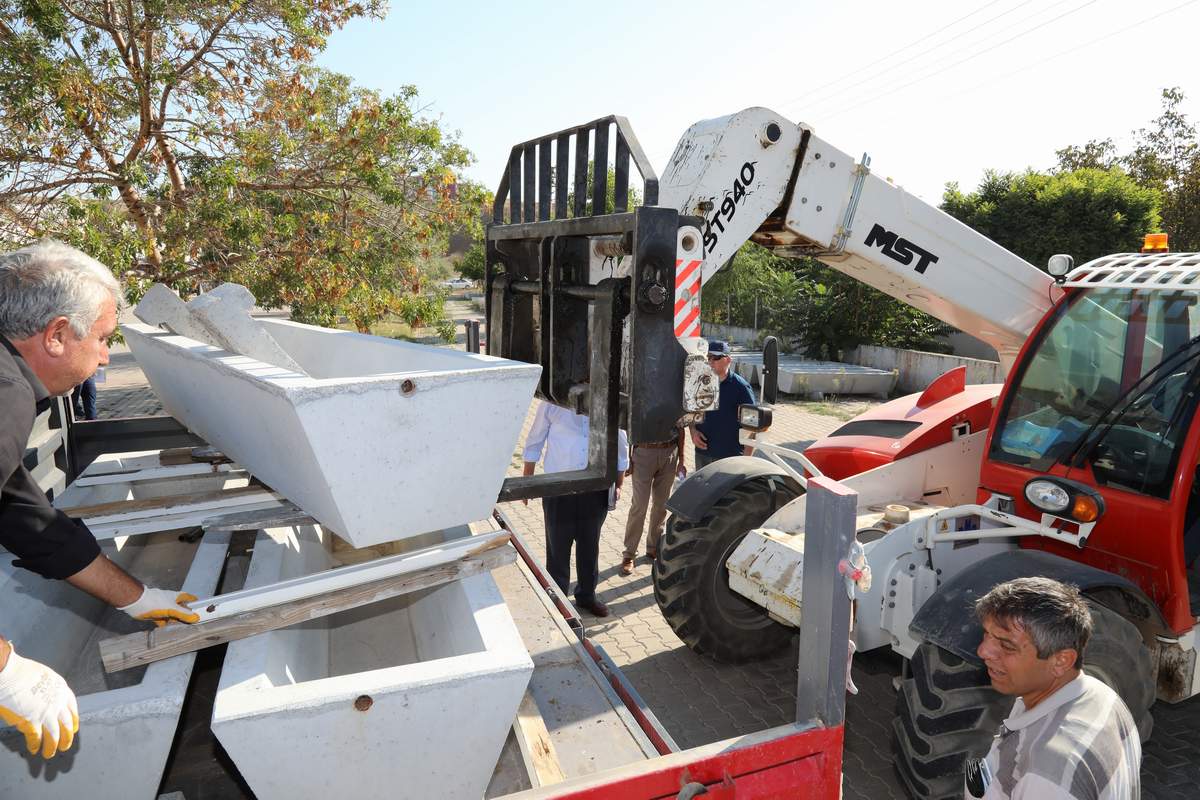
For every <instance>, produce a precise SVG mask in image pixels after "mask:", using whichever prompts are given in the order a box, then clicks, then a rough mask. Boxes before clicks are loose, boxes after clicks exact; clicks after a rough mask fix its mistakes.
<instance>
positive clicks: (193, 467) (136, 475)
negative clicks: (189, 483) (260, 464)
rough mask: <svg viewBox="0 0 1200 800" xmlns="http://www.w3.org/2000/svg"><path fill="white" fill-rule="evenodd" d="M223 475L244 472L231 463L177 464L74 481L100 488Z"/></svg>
mask: <svg viewBox="0 0 1200 800" xmlns="http://www.w3.org/2000/svg"><path fill="white" fill-rule="evenodd" d="M217 474H220V475H225V476H226V477H231V478H232V477H237V476H239V475H245V474H246V471H245V470H244V469H242V468H241V467H238V466H236V465H234V464H232V463H225V464H209V463H200V464H179V465H178V466H173V467H155V468H152V469H137V468H132V469H127V470H113V471H112V472H105V473H101V474H97V475H81V476H79V477H78V478H76V479H75V485H76V486H101V485H104V484H109V483H144V482H146V481H164V480H181V479H183V478H194V477H197V476H204V475H217Z"/></svg>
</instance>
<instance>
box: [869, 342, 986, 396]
mask: <svg viewBox="0 0 1200 800" xmlns="http://www.w3.org/2000/svg"><path fill="white" fill-rule="evenodd" d="M848 358H849V361H850V362H851V363H852V364H861V365H863V366H865V367H875V368H876V369H889V370H890V369H894V370H897V371H899V373H900V380H899V382H898V383H897V385H896V388H897V389H898V390H899V391H901V392H903V393H906V394H907V393H912V392H923V391H925V388H926V387H927V386H929V384H930V383H931V382H932V381H933V380H934V379H935V378H937V377H938V376H939V375H941V374H943V373H945V372H947V371H948V370H951V369H954V368H955V367H958V366H966V368H967V383H969V384H974V383H1003V381H1004V375H1003V373H1001V371H1000V364H999V363H998V362H995V361H982V360H979V359H975V358H962V357H961V356H948V355H942V354H940V353H923V352H921V351H919V350H901V349H899V348H896V347H878V346H875V345H862V346H860V347H857V348H855V349H854V350H852V351H850V353H849V354H848Z"/></svg>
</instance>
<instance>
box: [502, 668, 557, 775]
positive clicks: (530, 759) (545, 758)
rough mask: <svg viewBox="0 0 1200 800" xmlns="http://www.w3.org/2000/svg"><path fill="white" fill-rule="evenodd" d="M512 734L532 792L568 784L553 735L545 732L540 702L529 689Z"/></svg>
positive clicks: (522, 699) (518, 710)
mask: <svg viewBox="0 0 1200 800" xmlns="http://www.w3.org/2000/svg"><path fill="white" fill-rule="evenodd" d="M513 733H514V734H515V735H516V739H517V746H518V747H520V748H521V758H522V759H523V760H524V761H525V771H526V773H527V774H528V775H529V781H530V783H532V784H533V788H535V789H536V788H538V787H541V786H551V785H553V784H555V783H559V782H561V781H564V780H566V778H567V776H566V775H564V774H563V771H562V767H561V766H560V765H559V763H558V755H557V754H556V753H555V752H554V742H552V741H551V740H550V731H548V730H546V721H545V720H544V719H542V712H541V711H538V707H537V702H536V701H535V700H534V699H533V695H532V694H531V693H530V692H529V690H528V689H526V690H525V696H524V697H523V698H521V705H520V706H519V707H518V708H517V718H516V719H515V720H514V721H513Z"/></svg>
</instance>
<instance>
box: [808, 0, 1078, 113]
mask: <svg viewBox="0 0 1200 800" xmlns="http://www.w3.org/2000/svg"><path fill="white" fill-rule="evenodd" d="M1097 2H1099V0H1088V2H1086V3H1084V4H1082V5H1079V6H1076V7H1075V8H1072V9H1070V10H1068V11H1064V12H1063V13H1061V14H1059V15H1058V16H1056V17H1053V18H1052V19H1048V20H1046V21H1045V22H1042V23H1039V24H1037V25H1035V26H1033V27H1032V28H1028V29H1026V30H1024V31H1021V32H1020V33H1018V34H1016V35H1014V36H1010V37H1009V38H1007V39H1005V40H1003V41H1000V42H997V43H996V44H994V45H992V46H991V47H988V48H986V49H983V50H980V51H978V52H976V53H973V54H971V55H969V56H967V57H966V58H962V59H959V60H958V61H955V62H954V63H953V64H947V65H946V66H944V67H942V68H940V69H937V70H935V71H933V72H931V73H929V74H928V75H923V76H921V77H919V78H914V79H913V80H911V81H909V82H908V83H905V84H901V85H900V86H897V87H895V88H893V89H888V90H886V91H884V92H882V93H880V94H877V95H873V96H871V97H868V98H867V99H865V100H862V101H860V102H857V103H854V104H852V105H849V106H845V107H843V108H841V109H839V110H836V111H833V112H831V113H829V114H826V115H825V118H826V119H829V118H832V117H839V116H841V115H842V114H846V113H848V112H850V111H853V110H855V109H857V108H861V107H862V106H864V105H867V104H868V103H873V102H875V101H876V100H879V99H880V98H883V97H887V96H888V95H893V94H896V93H897V92H901V91H904V90H905V89H907V88H909V87H910V86H914V85H916V84H918V83H922V82H924V81H927V80H929V79H930V78H934V77H937V76H938V75H941V74H942V73H943V72H946V71H947V70H951V69H954V68H955V67H957V66H960V65H962V64H965V63H967V62H968V61H973V60H975V59H976V58H979V57H980V56H982V55H986V54H988V53H990V52H992V51H993V50H995V49H997V48H999V47H1003V46H1004V45H1006V44H1010V43H1012V42H1014V41H1016V40H1017V39H1020V38H1022V37H1024V36H1028V35H1029V34H1031V33H1033V32H1035V31H1039V30H1041V29H1042V28H1045V27H1046V26H1047V25H1053V24H1054V23H1055V22H1058V21H1059V20H1061V19H1063V18H1065V17H1069V16H1071V15H1072V14H1075V13H1077V12H1079V11H1082V10H1083V9H1085V8H1087V7H1088V6H1091V5H1095V4H1096V3H1097ZM960 52H961V51H960Z"/></svg>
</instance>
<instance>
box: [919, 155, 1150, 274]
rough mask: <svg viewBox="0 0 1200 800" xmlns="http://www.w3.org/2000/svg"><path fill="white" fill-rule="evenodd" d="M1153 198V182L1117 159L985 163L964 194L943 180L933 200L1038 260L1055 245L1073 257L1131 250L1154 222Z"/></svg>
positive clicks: (1041, 262) (1082, 258) (1083, 258)
mask: <svg viewBox="0 0 1200 800" xmlns="http://www.w3.org/2000/svg"><path fill="white" fill-rule="evenodd" d="M1090 144H1094V143H1089V145H1090ZM1092 152H1093V154H1095V153H1097V152H1102V150H1101V151H1096V150H1093V151H1092ZM1158 202H1159V195H1158V192H1157V191H1156V190H1155V189H1151V188H1146V187H1143V186H1140V185H1138V183H1136V182H1135V181H1134V180H1133V178H1131V177H1130V176H1129V175H1127V174H1126V173H1125V172H1124V171H1123V170H1122V169H1121V168H1120V167H1113V168H1111V169H1108V170H1100V169H1096V168H1092V167H1088V168H1084V169H1077V170H1073V171H1070V172H1058V173H1055V174H1052V175H1046V174H1042V173H1038V172H1033V171H1032V170H1029V171H1026V172H1023V173H1013V172H995V171H990V170H989V171H988V172H987V173H986V174H985V176H984V180H983V183H981V184H980V186H979V188H978V189H976V190H975V191H974V192H971V193H969V194H964V193H963V192H961V191H960V190H959V188H958V185H957V184H954V183H950V184H947V186H946V192H945V194H944V195H943V198H942V206H941V207H942V210H944V211H945V212H947V213H948V214H950V215H951V216H953V217H955V218H956V219H958V220H960V221H961V222H964V223H966V224H967V225H969V226H971V227H972V228H974V229H975V230H977V231H979V232H980V233H982V234H983V235H984V236H987V237H988V238H989V239H991V240H993V241H995V242H997V243H999V244H1001V245H1003V246H1004V247H1006V248H1008V249H1009V250H1011V251H1013V252H1014V253H1016V254H1017V255H1019V256H1021V257H1022V258H1024V259H1025V260H1026V261H1028V262H1030V263H1031V264H1035V265H1037V266H1039V267H1044V266H1045V264H1046V261H1047V259H1048V258H1049V257H1050V256H1052V255H1054V254H1055V253H1070V254H1071V255H1073V256H1074V257H1075V261H1076V263H1080V264H1081V263H1083V262H1084V261H1087V260H1090V259H1092V258H1096V257H1098V256H1101V255H1105V254H1107V253H1115V252H1130V251H1137V250H1138V249H1139V248H1140V247H1141V244H1142V237H1143V235H1144V234H1146V233H1148V232H1150V231H1154V230H1157V227H1158V222H1159V217H1158Z"/></svg>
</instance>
